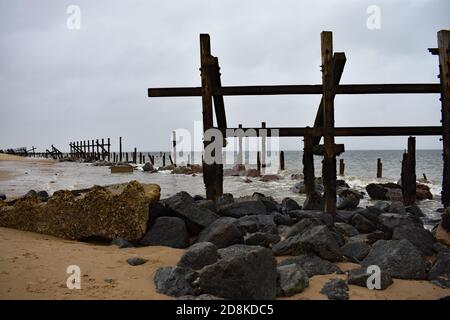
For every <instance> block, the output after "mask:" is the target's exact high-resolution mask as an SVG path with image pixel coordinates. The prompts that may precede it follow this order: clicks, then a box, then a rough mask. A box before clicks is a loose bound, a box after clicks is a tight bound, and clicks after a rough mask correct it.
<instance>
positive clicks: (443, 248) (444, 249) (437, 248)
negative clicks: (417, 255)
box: [433, 242, 450, 253]
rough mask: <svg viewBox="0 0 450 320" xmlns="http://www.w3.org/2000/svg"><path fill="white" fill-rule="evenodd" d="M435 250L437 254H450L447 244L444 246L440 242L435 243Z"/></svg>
mask: <svg viewBox="0 0 450 320" xmlns="http://www.w3.org/2000/svg"><path fill="white" fill-rule="evenodd" d="M433 250H434V252H436V253H439V252H444V253H445V252H448V253H450V248H449V247H447V246H446V245H445V244H442V243H440V242H435V243H433Z"/></svg>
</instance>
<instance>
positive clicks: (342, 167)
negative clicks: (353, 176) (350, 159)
mask: <svg viewBox="0 0 450 320" xmlns="http://www.w3.org/2000/svg"><path fill="white" fill-rule="evenodd" d="M344 173H345V163H344V159H339V175H340V176H343V175H344Z"/></svg>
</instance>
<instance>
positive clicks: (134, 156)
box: [133, 147, 137, 163]
mask: <svg viewBox="0 0 450 320" xmlns="http://www.w3.org/2000/svg"><path fill="white" fill-rule="evenodd" d="M133 163H137V148H136V147H135V148H134V152H133Z"/></svg>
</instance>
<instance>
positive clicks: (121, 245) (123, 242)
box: [111, 238, 134, 249]
mask: <svg viewBox="0 0 450 320" xmlns="http://www.w3.org/2000/svg"><path fill="white" fill-rule="evenodd" d="M111 244H112V245H115V246H118V247H119V248H120V249H123V248H134V245H133V244H132V243H131V242H130V241H128V240H125V239H123V238H115V239H113V240H112V241H111Z"/></svg>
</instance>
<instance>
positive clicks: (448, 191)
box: [438, 30, 450, 207]
mask: <svg viewBox="0 0 450 320" xmlns="http://www.w3.org/2000/svg"><path fill="white" fill-rule="evenodd" d="M438 48H439V71H440V72H439V78H440V81H441V103H442V129H443V130H442V144H443V151H444V152H443V153H442V156H443V158H444V170H443V177H442V204H443V205H444V207H448V206H449V205H450V30H441V31H439V32H438Z"/></svg>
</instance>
